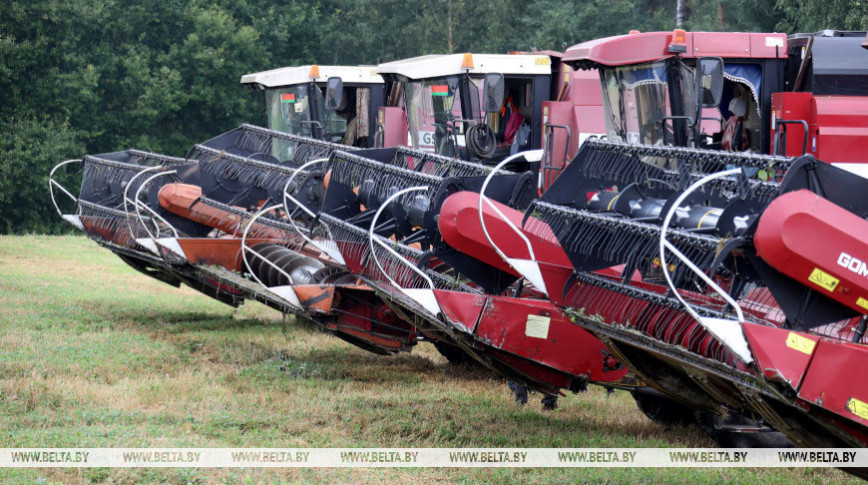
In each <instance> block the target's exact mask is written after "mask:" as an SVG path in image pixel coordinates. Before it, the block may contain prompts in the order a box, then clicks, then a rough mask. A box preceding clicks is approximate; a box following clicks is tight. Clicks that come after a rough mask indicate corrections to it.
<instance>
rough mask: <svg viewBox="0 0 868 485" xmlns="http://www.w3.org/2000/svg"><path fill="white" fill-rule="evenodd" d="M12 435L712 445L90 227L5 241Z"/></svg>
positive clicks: (112, 440) (2, 347)
mask: <svg viewBox="0 0 868 485" xmlns="http://www.w3.org/2000/svg"><path fill="white" fill-rule="evenodd" d="M0 297H2V303H0V446H2V447H146V446H155V447H381V446H382V447H693V446H701V447H711V446H713V443H712V442H711V441H710V440H709V439H708V438H706V437H705V436H704V435H703V434H701V433H700V432H698V431H696V430H695V429H688V428H680V427H675V428H671V427H670V428H667V427H664V426H662V425H659V424H656V423H653V422H651V421H649V420H648V419H646V418H645V417H644V415H642V414H641V413H640V412H639V411H638V410H637V409H636V407H635V405H634V403H633V400H632V399H631V397H630V396H629V395H628V394H627V393H624V392H617V393H615V394H614V395H607V394H606V392H605V391H603V390H602V389H599V388H592V389H591V390H590V392H587V393H582V394H578V395H570V396H568V397H566V398H562V399H561V400H560V409H558V410H557V411H555V412H542V411H541V410H540V406H539V401H538V399H537V398H532V403H531V404H529V405H528V406H526V407H520V406H518V405H517V404H515V403H514V402H513V400H512V396H511V394H510V392H509V391H508V389H507V386H506V383H505V381H503V380H502V379H499V378H496V377H494V376H492V375H490V374H489V373H487V372H484V371H482V370H478V369H474V368H471V367H465V366H453V365H450V364H448V363H447V362H446V361H445V359H443V358H442V357H440V356H439V354H437V352H436V351H435V350H434V349H433V347H431V346H430V345H428V344H420V345H418V346H417V347H416V348H415V349H414V350H413V352H412V353H410V354H402V355H397V356H388V357H384V356H377V355H373V354H370V353H367V352H365V351H362V350H360V349H357V348H355V347H353V346H351V345H349V344H347V343H344V342H343V341H341V340H339V339H337V338H335V337H333V336H330V335H328V334H325V333H322V332H320V331H318V330H317V329H316V328H314V327H312V326H311V325H310V324H298V323H295V322H294V321H293V320H292V319H291V318H287V319H284V318H283V317H282V316H281V315H280V314H278V313H277V312H275V311H273V310H271V309H269V308H266V307H264V306H262V305H259V304H255V303H247V304H245V305H243V306H242V307H241V308H240V309H233V308H230V307H228V306H225V305H222V304H220V303H218V302H216V301H213V300H211V299H209V298H207V297H205V296H203V295H201V294H199V293H197V292H195V291H193V290H190V289H189V288H181V289H175V288H172V287H170V286H167V285H165V284H163V283H160V282H158V281H156V280H152V279H150V278H148V277H146V276H143V275H141V274H139V273H137V272H135V271H134V270H132V269H131V268H129V267H127V266H126V265H125V264H124V263H123V262H122V261H120V259H118V258H117V257H116V256H114V255H113V254H111V253H110V252H108V251H106V250H104V249H101V248H99V247H98V246H96V244H94V243H93V242H91V241H89V240H88V239H86V238H84V237H41V236H30V237H0ZM0 480H2V482H3V483H90V482H93V483H287V482H288V483H297V482H305V483H307V482H328V483H334V482H341V483H384V482H385V483H395V482H400V483H477V482H519V481H520V482H531V483H586V482H594V483H596V482H606V483H637V482H644V483H720V482H733V483H735V482H749V483H759V482H762V483H764V484H772V483H781V484H783V483H787V484H789V483H795V482H801V483H833V482H843V481H850V480H852V479H851V478H850V477H849V476H848V475H845V474H843V473H841V472H839V471H837V470H829V469H766V470H763V469H759V470H753V469H705V470H703V469H667V468H660V469H530V468H529V469H460V468H454V469H387V468H383V469H356V470H351V469H283V470H257V469H41V470H10V469H7V470H0Z"/></svg>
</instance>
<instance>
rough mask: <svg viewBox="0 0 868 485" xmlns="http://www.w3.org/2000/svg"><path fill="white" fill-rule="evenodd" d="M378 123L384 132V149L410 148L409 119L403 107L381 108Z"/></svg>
mask: <svg viewBox="0 0 868 485" xmlns="http://www.w3.org/2000/svg"><path fill="white" fill-rule="evenodd" d="M377 121H378V123H379V124H380V125H381V127H379V128H380V129H382V130H383V145H382V146H383V147H386V148H389V147H397V146H409V145H408V142H407V141H408V140H407V133H408V129H409V128H408V126H407V118H406V117H405V116H404V110H403V109H401V107H398V106H395V107H390V106H381V107H380V109H379V111H378V113H377Z"/></svg>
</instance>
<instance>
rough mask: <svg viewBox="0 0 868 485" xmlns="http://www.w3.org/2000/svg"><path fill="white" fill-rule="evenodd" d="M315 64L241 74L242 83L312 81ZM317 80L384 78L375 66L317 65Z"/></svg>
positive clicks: (375, 80) (376, 81)
mask: <svg viewBox="0 0 868 485" xmlns="http://www.w3.org/2000/svg"><path fill="white" fill-rule="evenodd" d="M311 67H313V65H307V66H297V67H281V68H280V69H272V70H270V71H263V72H255V73H252V74H245V75H244V76H241V84H247V85H252V86H257V87H263V88H275V87H279V86H292V85H294V84H303V83H309V82H311V77H310V70H311ZM317 67H318V68H319V77H317V78H316V81H317V82H325V81H326V80H327V79H328V78H330V77H340V78H341V79H342V80H343V82H344V83H361V84H382V83H383V78H382V77H380V76H379V75H378V74H377V68H376V67H374V66H317Z"/></svg>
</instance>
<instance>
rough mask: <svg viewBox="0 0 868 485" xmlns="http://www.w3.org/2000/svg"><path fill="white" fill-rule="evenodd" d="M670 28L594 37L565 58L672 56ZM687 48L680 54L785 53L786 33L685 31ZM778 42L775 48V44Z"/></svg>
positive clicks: (614, 61) (622, 61) (622, 60)
mask: <svg viewBox="0 0 868 485" xmlns="http://www.w3.org/2000/svg"><path fill="white" fill-rule="evenodd" d="M671 41H672V32H644V33H638V34H629V35H619V36H615V37H606V38H602V39H595V40H591V41H588V42H584V43H582V44H578V45H574V46H572V47H570V48H569V49H567V51H566V52H565V53H564V58H563V60H564V62H576V61H592V62H596V63H599V64H603V65H606V66H623V65H627V64H638V63H643V62H651V61H657V60H661V59H668V58H670V57H673V54H671V53H669V51H668V47H669V43H670V42H671ZM686 46H687V52H685V53H683V54H681V57H685V58H693V57H703V56H719V57H723V58H730V59H732V58H739V59H749V58H753V59H757V58H766V59H774V58H781V59H784V58H786V57H787V36H786V34H766V33H739V32H688V33H687V38H686ZM776 46H777V49H776V48H775V47H776Z"/></svg>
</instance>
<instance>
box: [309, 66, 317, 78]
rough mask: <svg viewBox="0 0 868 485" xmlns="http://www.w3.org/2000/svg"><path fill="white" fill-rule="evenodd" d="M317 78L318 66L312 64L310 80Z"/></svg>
mask: <svg viewBox="0 0 868 485" xmlns="http://www.w3.org/2000/svg"><path fill="white" fill-rule="evenodd" d="M318 77H319V66H318V65H316V64H314V65H312V66H310V78H311V79H316V78H318Z"/></svg>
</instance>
